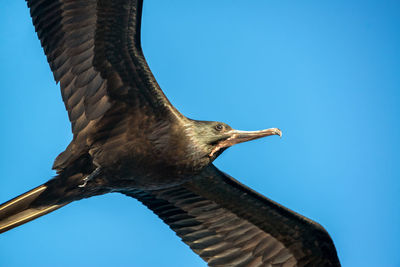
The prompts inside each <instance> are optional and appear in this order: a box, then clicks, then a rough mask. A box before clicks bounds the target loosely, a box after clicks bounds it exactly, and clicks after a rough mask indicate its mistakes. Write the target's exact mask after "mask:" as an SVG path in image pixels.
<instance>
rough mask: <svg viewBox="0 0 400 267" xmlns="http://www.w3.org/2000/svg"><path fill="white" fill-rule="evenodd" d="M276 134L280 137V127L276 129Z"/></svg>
mask: <svg viewBox="0 0 400 267" xmlns="http://www.w3.org/2000/svg"><path fill="white" fill-rule="evenodd" d="M275 133H276V135H279V138H282V131H281V130H280V129H276V131H275Z"/></svg>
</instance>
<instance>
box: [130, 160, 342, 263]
mask: <svg viewBox="0 0 400 267" xmlns="http://www.w3.org/2000/svg"><path fill="white" fill-rule="evenodd" d="M123 193H124V194H126V195H129V196H132V197H135V198H137V199H138V200H139V201H141V202H142V203H143V204H144V205H146V206H147V207H148V208H150V209H151V210H152V211H153V212H154V213H155V214H157V215H158V216H159V217H160V218H161V219H162V220H163V221H164V222H165V223H167V224H168V225H169V226H170V228H171V229H172V230H174V231H175V232H176V234H177V235H178V236H179V237H180V238H181V239H182V241H183V242H185V243H186V244H187V245H189V246H190V248H191V249H192V250H193V251H194V252H195V253H197V254H198V255H200V257H201V258H203V259H204V260H205V261H206V262H207V263H208V264H209V265H210V266H276V267H277V266H285V267H289V266H340V263H339V260H338V257H337V254H336V249H335V246H334V244H333V242H332V240H331V238H330V236H329V235H328V233H327V232H326V231H325V230H324V228H323V227H322V226H320V225H319V224H317V223H315V222H313V221H311V220H309V219H307V218H305V217H303V216H301V215H299V214H297V213H295V212H293V211H291V210H288V209H286V208H285V207H282V206H281V205H279V204H277V203H275V202H273V201H271V200H269V199H268V198H265V197H264V196H262V195H260V194H258V193H257V192H255V191H253V190H251V189H249V188H248V187H246V186H244V185H242V184H241V183H239V182H238V181H236V180H235V179H233V178H232V177H230V176H228V175H227V174H225V173H222V172H221V171H219V170H218V169H217V168H215V167H214V166H210V167H208V168H207V169H205V170H204V171H203V172H202V174H201V175H200V176H199V177H198V178H196V179H195V180H193V181H191V182H189V183H186V184H183V185H180V186H175V187H172V188H169V189H165V190H158V191H146V192H145V191H130V192H123Z"/></svg>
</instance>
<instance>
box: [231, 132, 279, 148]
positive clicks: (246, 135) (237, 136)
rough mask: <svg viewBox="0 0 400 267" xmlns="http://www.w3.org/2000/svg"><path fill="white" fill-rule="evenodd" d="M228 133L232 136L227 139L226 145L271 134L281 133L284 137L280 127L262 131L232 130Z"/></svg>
mask: <svg viewBox="0 0 400 267" xmlns="http://www.w3.org/2000/svg"><path fill="white" fill-rule="evenodd" d="M227 134H229V135H230V137H229V138H228V139H226V140H225V142H226V146H233V145H236V144H239V143H243V142H247V141H251V140H255V139H258V138H261V137H266V136H270V135H279V136H280V137H282V132H281V130H279V129H278V128H270V129H265V130H260V131H239V130H231V131H229V132H228V133H227Z"/></svg>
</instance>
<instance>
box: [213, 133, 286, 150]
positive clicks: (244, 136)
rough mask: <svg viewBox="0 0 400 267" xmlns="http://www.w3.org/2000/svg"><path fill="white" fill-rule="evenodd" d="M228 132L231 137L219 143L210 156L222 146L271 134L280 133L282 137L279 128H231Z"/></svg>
mask: <svg viewBox="0 0 400 267" xmlns="http://www.w3.org/2000/svg"><path fill="white" fill-rule="evenodd" d="M226 134H227V135H228V136H229V137H228V138H227V139H225V140H223V141H221V142H220V143H218V145H217V146H216V147H215V148H214V149H213V150H212V152H211V154H210V157H212V156H213V155H214V154H215V153H216V152H217V151H219V150H220V149H221V148H226V147H230V146H233V145H236V144H239V143H243V142H247V141H251V140H255V139H258V138H261V137H265V136H270V135H279V136H280V137H282V132H281V130H279V129H278V128H270V129H265V130H260V131H239V130H230V131H229V132H227V133H226Z"/></svg>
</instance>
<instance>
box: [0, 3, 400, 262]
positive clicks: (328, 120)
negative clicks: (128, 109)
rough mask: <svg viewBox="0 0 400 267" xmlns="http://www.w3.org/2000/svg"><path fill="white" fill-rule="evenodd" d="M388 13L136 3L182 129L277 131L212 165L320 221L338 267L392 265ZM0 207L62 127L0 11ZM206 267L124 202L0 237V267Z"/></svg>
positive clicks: (26, 28)
mask: <svg viewBox="0 0 400 267" xmlns="http://www.w3.org/2000/svg"><path fill="white" fill-rule="evenodd" d="M399 14H400V2H399V1H397V0H393V1H389V0H380V1H378V0H375V1H368V0H364V1H361V0H360V1H357V0H346V1H344V0H338V1H319V0H315V1H311V0H309V1H294V0H292V1H285V0H283V1H272V0H251V1H235V0H219V1H215V0H207V1H206V0H203V1H187V0H185V1H177V0H176V1H172V0H171V1H166V0H147V1H145V4H144V15H143V19H144V21H143V30H142V39H143V49H144V54H145V56H146V58H147V60H148V62H149V65H150V67H151V68H152V70H153V73H154V74H155V76H156V78H157V80H158V82H159V83H160V85H161V87H162V88H163V90H164V92H165V93H166V94H167V96H168V97H169V99H170V100H171V102H172V103H173V104H174V105H176V106H177V108H178V109H179V110H180V111H181V112H182V113H183V114H185V115H186V116H188V117H191V118H195V119H202V120H220V121H224V122H227V123H229V124H230V125H231V126H233V127H234V128H238V129H246V130H255V129H261V128H269V127H279V128H281V129H282V130H283V132H284V135H283V138H282V139H279V138H276V137H272V138H266V139H263V140H258V141H254V142H251V143H246V144H241V145H238V146H236V147H234V148H231V149H229V150H228V151H226V152H225V153H224V154H223V155H222V156H221V157H220V158H219V159H218V160H217V161H216V165H217V166H218V167H219V168H220V169H222V170H224V171H226V172H228V173H229V174H231V175H232V176H233V177H236V178H237V179H239V180H240V181H241V182H243V183H245V184H246V185H248V186H250V187H252V188H254V189H255V190H257V191H259V192H261V193H263V194H264V195H266V196H268V197H270V198H272V199H273V200H275V201H278V202H279V203H281V204H283V205H285V206H287V207H289V208H291V209H293V210H295V211H297V212H299V213H301V214H303V215H305V216H307V217H309V218H311V219H313V220H316V221H317V222H319V223H321V224H322V225H323V226H324V227H325V228H326V229H327V230H328V231H329V233H330V234H331V236H332V238H333V240H334V242H335V244H336V246H337V249H338V253H339V258H340V260H341V262H342V264H343V266H346V267H347V266H349V267H351V266H371V267H373V266H384V267H386V266H389V267H390V266H400V253H399V251H400V246H399V239H400V227H399V225H400V197H399V195H400V181H399V180H400V171H399V163H400V155H399V153H400V152H399V151H400V142H399V139H400V123H399V122H400V121H399V115H400V107H399V103H400V32H399V29H400V16H399ZM0 53H1V54H0V102H1V105H0V125H1V126H0V127H1V131H0V147H1V149H0V202H3V201H6V200H8V199H9V198H12V197H14V196H16V195H18V194H20V193H23V192H25V191H27V190H29V189H31V188H32V187H34V186H37V185H39V184H41V183H43V182H45V181H47V180H48V179H49V178H51V177H52V176H53V175H54V172H52V171H51V165H52V162H53V159H54V158H55V157H56V156H57V155H58V153H60V152H61V151H63V149H64V148H65V147H66V146H67V144H68V142H69V141H70V139H71V133H70V125H69V122H68V119H67V113H66V112H65V110H64V105H63V103H62V101H61V96H60V93H59V89H58V86H56V85H55V83H54V81H53V77H52V74H51V73H50V69H49V67H48V65H47V62H46V59H45V56H44V55H43V51H42V49H41V47H40V44H39V41H38V39H37V37H36V34H35V33H34V29H33V26H32V24H31V19H30V16H29V13H28V9H27V7H26V5H25V3H24V1H22V0H18V1H1V2H0ZM127 265H129V266H174V267H175V266H182V267H184V266H205V264H204V263H203V262H202V261H201V259H200V258H199V257H198V256H196V255H195V254H194V253H192V252H191V251H190V249H189V248H188V247H186V245H184V244H183V243H182V242H180V241H179V238H178V237H176V236H175V234H174V233H173V232H172V231H171V230H169V228H168V227H167V226H166V225H164V224H163V223H162V222H161V220H159V219H158V218H157V217H156V216H155V215H153V214H152V213H151V212H150V211H148V210H147V209H146V208H144V207H143V206H141V205H140V204H139V203H138V202H137V201H136V200H134V199H130V198H128V197H125V196H122V195H118V194H110V195H105V196H101V197H95V198H92V199H88V200H83V201H79V202H77V203H74V204H72V205H69V206H67V207H64V208H62V209H60V210H58V211H56V212H54V213H52V214H50V215H47V216H45V217H42V218H40V219H38V220H36V221H34V222H31V223H28V224H26V225H24V226H22V227H20V228H16V229H14V230H12V231H10V232H7V233H5V234H3V235H2V236H1V237H0V266H8V267H13V266H127Z"/></svg>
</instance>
